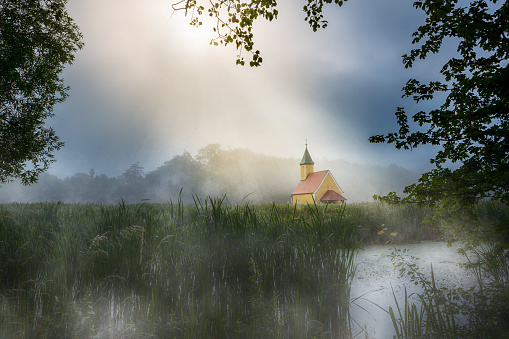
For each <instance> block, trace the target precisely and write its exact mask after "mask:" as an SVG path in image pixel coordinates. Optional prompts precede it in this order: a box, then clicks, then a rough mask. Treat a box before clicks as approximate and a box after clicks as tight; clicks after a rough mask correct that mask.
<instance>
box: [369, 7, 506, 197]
mask: <svg viewBox="0 0 509 339" xmlns="http://www.w3.org/2000/svg"><path fill="white" fill-rule="evenodd" d="M414 7H416V8H418V9H421V10H423V11H424V12H425V13H426V14H427V16H428V17H427V19H426V23H425V24H424V25H422V26H420V27H419V28H418V29H417V31H416V32H414V34H413V38H414V39H413V43H414V44H419V47H417V48H415V49H413V50H411V51H410V53H409V54H407V55H404V56H403V63H404V65H405V67H406V68H410V67H412V66H413V64H414V62H415V61H416V60H417V59H425V58H426V57H428V56H429V55H430V54H432V53H438V52H439V51H440V49H441V47H442V45H443V44H446V43H452V44H456V50H457V55H456V56H455V57H453V58H451V59H449V60H448V61H447V62H446V63H445V64H444V65H443V67H442V69H441V70H440V74H441V78H442V79H441V80H440V81H431V82H429V83H421V82H420V81H418V80H416V79H410V80H409V81H408V82H407V83H406V85H405V87H404V88H403V91H404V97H410V98H412V99H413V100H414V101H415V102H416V103H420V102H421V101H428V100H433V99H440V98H445V99H443V102H442V104H441V105H440V106H439V107H437V108H435V109H431V110H428V111H424V110H422V111H418V112H417V113H415V114H414V115H413V116H412V120H413V125H415V126H416V127H417V126H418V127H417V130H416V131H413V132H412V131H411V130H412V127H411V124H410V123H409V121H408V116H407V112H406V111H405V109H404V108H401V107H400V108H398V109H397V112H396V117H397V123H398V125H399V131H398V132H395V133H389V134H387V135H376V136H373V137H371V138H370V141H371V142H374V143H380V142H387V143H393V144H394V145H395V146H396V148H398V149H412V148H415V147H417V146H419V145H425V144H430V145H435V146H438V147H440V150H438V151H437V154H436V156H435V157H434V158H433V159H431V160H430V162H431V163H432V164H434V165H435V169H433V170H432V171H430V172H428V173H425V174H423V175H422V177H421V178H420V179H419V182H418V183H416V184H414V185H411V186H408V187H407V188H406V190H405V193H408V194H409V197H408V198H407V199H406V200H407V201H414V202H419V203H425V204H431V205H434V204H436V203H437V202H439V201H441V202H443V201H444V199H449V201H454V202H455V203H459V204H460V205H471V204H473V203H475V202H477V201H479V200H481V199H483V198H495V199H498V200H502V201H504V202H509V192H508V191H509V138H508V136H509V87H508V84H509V69H508V63H507V61H508V57H509V47H508V46H509V39H508V36H507V35H508V34H509V21H508V20H507V18H508V17H509V4H508V3H507V2H503V3H501V4H500V2H499V1H497V0H488V1H487V0H478V1H473V2H471V3H469V4H468V5H466V6H462V5H461V4H459V2H458V1H457V0H447V1H432V0H429V1H416V2H415V3H414ZM451 165H452V166H451ZM387 198H388V199H389V200H394V196H388V197H387ZM451 199H452V200H451Z"/></svg>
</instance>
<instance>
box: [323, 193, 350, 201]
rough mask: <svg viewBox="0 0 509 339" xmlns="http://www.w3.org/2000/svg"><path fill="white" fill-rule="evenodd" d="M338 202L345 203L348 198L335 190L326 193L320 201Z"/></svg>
mask: <svg viewBox="0 0 509 339" xmlns="http://www.w3.org/2000/svg"><path fill="white" fill-rule="evenodd" d="M338 200H341V201H345V200H346V198H345V197H344V196H342V195H341V194H339V193H337V192H335V191H333V190H328V191H327V192H325V194H324V195H323V197H322V199H320V201H324V202H325V201H338Z"/></svg>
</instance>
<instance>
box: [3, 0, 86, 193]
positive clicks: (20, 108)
mask: <svg viewBox="0 0 509 339" xmlns="http://www.w3.org/2000/svg"><path fill="white" fill-rule="evenodd" d="M66 3H67V0H51V1H50V0H29V1H18V0H0V74H1V77H0V183H5V182H7V181H9V178H12V177H16V178H19V179H21V180H22V182H23V183H24V184H29V183H33V182H35V181H36V180H37V176H38V175H39V174H40V173H42V172H44V171H45V170H46V169H47V168H48V166H49V165H50V164H51V163H52V162H53V161H54V159H53V157H54V156H53V152H54V151H56V150H58V149H60V148H61V147H62V146H63V143H62V142H61V141H60V140H59V138H58V137H57V136H56V134H55V132H54V130H53V129H52V128H51V127H48V126H46V125H45V121H46V119H48V118H49V117H51V116H53V107H54V106H55V105H56V104H58V103H60V102H62V101H64V100H65V98H66V97H67V91H68V87H66V86H65V85H64V83H63V79H62V78H61V77H60V74H61V73H62V71H63V69H64V66H65V65H66V64H70V63H72V61H73V60H74V53H75V52H76V51H77V50H78V49H81V48H82V47H83V43H82V41H81V39H82V35H81V33H80V31H79V28H78V26H77V25H76V24H75V23H74V22H73V20H72V18H70V17H69V15H68V14H67V11H66V9H65V5H66Z"/></svg>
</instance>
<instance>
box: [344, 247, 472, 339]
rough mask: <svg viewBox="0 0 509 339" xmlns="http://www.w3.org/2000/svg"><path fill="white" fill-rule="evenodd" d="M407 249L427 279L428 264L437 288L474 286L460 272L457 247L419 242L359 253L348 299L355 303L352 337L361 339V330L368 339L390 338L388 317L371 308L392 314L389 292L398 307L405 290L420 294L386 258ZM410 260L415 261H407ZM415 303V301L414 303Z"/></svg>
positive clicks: (464, 272)
mask: <svg viewBox="0 0 509 339" xmlns="http://www.w3.org/2000/svg"><path fill="white" fill-rule="evenodd" d="M394 247H396V248H398V249H405V248H406V249H408V250H409V252H407V259H408V260H410V261H411V262H412V263H416V264H417V267H419V268H421V269H422V270H423V273H424V274H425V275H426V276H427V277H428V278H430V277H431V273H430V272H431V264H433V271H434V274H435V281H436V284H437V287H440V286H447V287H462V288H468V287H470V286H473V285H475V284H476V280H475V276H474V275H473V274H472V272H470V271H467V270H464V269H462V268H460V266H459V264H460V263H465V262H466V258H465V257H464V256H462V255H460V254H458V253H457V252H456V250H457V249H458V246H457V245H456V246H453V247H447V245H446V244H445V243H444V242H435V241H422V242H421V243H419V244H406V245H394V244H388V245H372V246H367V247H365V248H363V249H361V250H359V253H358V256H357V265H358V266H357V271H356V273H355V278H354V280H353V283H352V290H351V299H352V300H355V301H354V302H353V304H352V306H351V309H350V313H351V316H352V318H353V319H354V322H355V326H354V335H355V334H357V337H360V338H364V337H365V333H364V332H363V328H364V326H365V327H366V330H367V333H368V336H369V338H392V336H393V335H394V334H395V331H394V328H393V325H392V321H391V318H390V316H389V314H388V313H386V312H385V311H383V310H382V309H380V308H379V307H378V306H376V305H375V304H377V305H379V306H381V307H382V308H384V309H386V310H389V306H392V307H393V309H394V310H395V312H397V311H396V308H395V306H396V303H395V301H394V297H393V290H394V293H395V294H396V297H397V299H398V302H399V304H400V307H402V305H403V303H404V295H405V287H406V289H407V293H408V295H410V294H411V293H414V292H421V291H422V288H421V287H420V285H419V286H415V285H414V283H413V282H411V281H410V279H409V278H408V277H407V276H404V277H400V274H399V270H398V269H394V265H393V263H392V262H391V259H390V257H389V256H385V255H384V254H389V253H390V252H392V249H393V248H394ZM410 256H414V257H416V258H419V259H418V260H411V258H410ZM415 302H417V300H415Z"/></svg>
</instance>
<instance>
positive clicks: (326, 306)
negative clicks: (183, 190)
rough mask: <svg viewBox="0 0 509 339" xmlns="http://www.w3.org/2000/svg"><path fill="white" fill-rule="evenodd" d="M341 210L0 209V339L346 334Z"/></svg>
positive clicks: (222, 203)
mask: <svg viewBox="0 0 509 339" xmlns="http://www.w3.org/2000/svg"><path fill="white" fill-rule="evenodd" d="M344 213H345V210H344V207H337V206H317V205H310V206H307V207H296V206H293V205H274V204H267V205H250V204H238V205H230V204H227V203H226V197H221V198H207V199H205V200H200V199H198V198H196V200H195V204H194V205H191V206H184V205H183V204H182V203H181V202H180V201H179V202H177V203H169V204H164V205H147V204H139V205H127V204H125V203H123V202H121V203H120V204H118V205H117V206H100V205H69V204H60V203H55V204H10V205H2V206H0V337H2V338H4V337H5V338H18V337H19V338H25V337H36V338H39V337H40V338H45V337H75V338H87V337H126V338H128V337H135V338H144V337H178V338H190V337H193V338H194V337H246V338H247V337H257V338H258V337H291V338H300V337H341V338H348V337H351V329H350V328H351V326H350V325H351V322H352V319H351V318H350V315H349V314H350V313H349V304H350V284H351V281H352V279H353V276H354V274H355V265H354V257H355V249H356V247H357V244H358V240H359V239H358V238H357V236H356V233H355V231H354V228H353V227H352V225H351V224H350V223H348V222H347V221H345V218H344Z"/></svg>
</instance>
